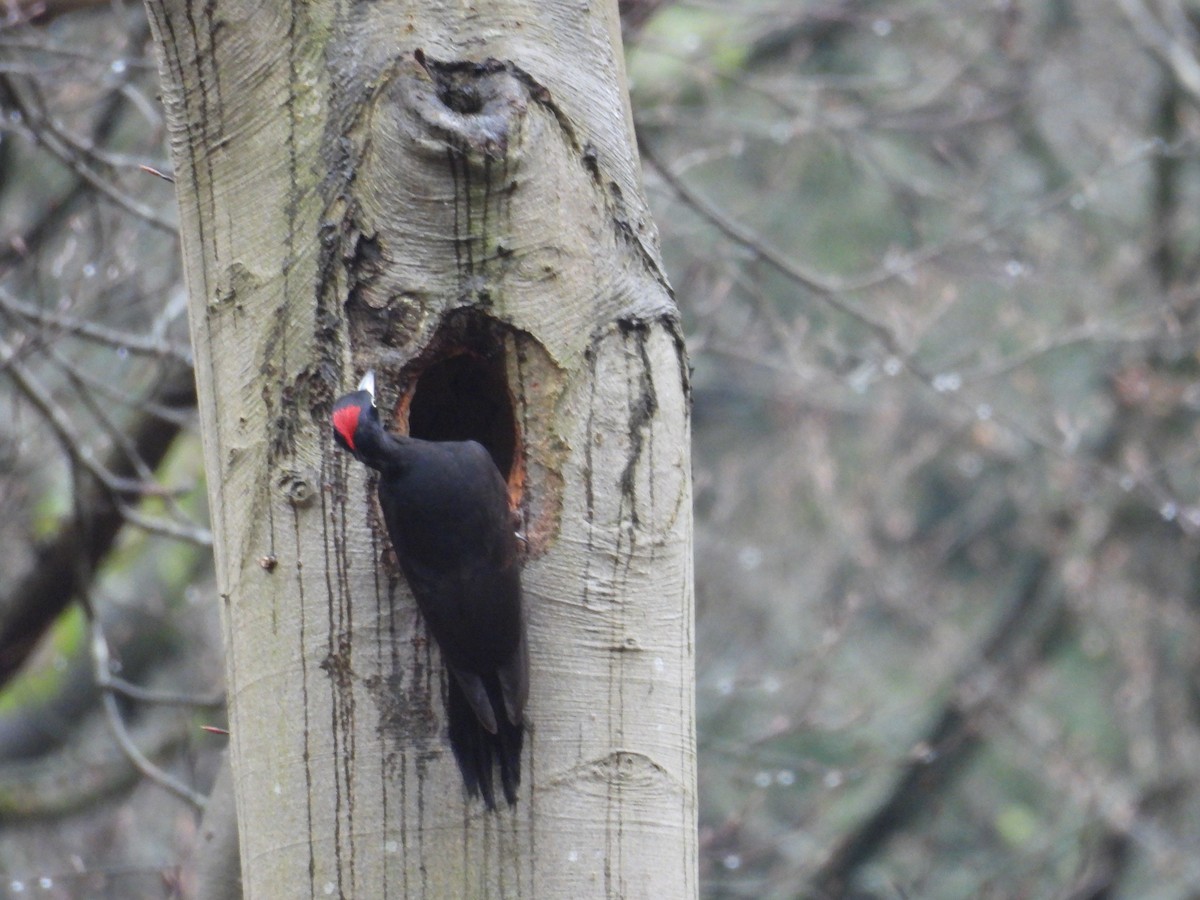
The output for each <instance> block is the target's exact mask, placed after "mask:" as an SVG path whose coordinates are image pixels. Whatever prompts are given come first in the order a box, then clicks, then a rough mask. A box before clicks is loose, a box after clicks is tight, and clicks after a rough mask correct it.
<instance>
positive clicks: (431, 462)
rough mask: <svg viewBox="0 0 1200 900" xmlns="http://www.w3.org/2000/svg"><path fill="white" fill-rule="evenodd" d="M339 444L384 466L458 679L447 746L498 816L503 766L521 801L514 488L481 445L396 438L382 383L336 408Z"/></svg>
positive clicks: (405, 545) (383, 492)
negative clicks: (379, 406) (378, 401)
mask: <svg viewBox="0 0 1200 900" xmlns="http://www.w3.org/2000/svg"><path fill="white" fill-rule="evenodd" d="M333 426H334V428H333V432H334V437H335V439H336V441H337V443H338V444H339V445H340V446H341V447H343V448H344V449H346V450H348V451H350V452H351V453H353V454H354V455H355V457H357V458H358V459H359V460H360V461H361V462H363V463H364V464H366V465H367V466H370V467H371V468H372V469H376V470H378V471H379V505H380V507H381V509H382V510H383V519H384V522H385V523H386V524H387V530H388V536H389V537H390V538H391V542H392V548H393V549H394V550H395V553H396V558H397V559H398V560H399V562H400V568H401V570H402V571H403V572H404V577H405V578H406V579H407V580H408V584H409V587H410V588H411V589H412V593H413V596H414V597H415V598H416V601H417V606H418V607H419V608H420V610H421V615H422V616H423V617H424V619H425V623H426V625H427V626H428V628H429V631H430V633H431V634H432V635H433V638H434V640H435V641H437V644H438V647H439V648H440V649H441V652H442V659H443V660H444V661H445V663H446V668H447V670H448V671H449V673H450V677H449V678H448V679H447V684H448V696H447V700H446V712H447V718H448V720H449V727H448V731H449V737H450V746H451V748H452V749H453V751H454V756H455V759H456V760H457V761H458V767H459V770H460V771H461V772H462V777H463V782H464V784H465V785H466V788H467V792H468V793H469V794H471V795H473V796H474V795H479V794H482V796H483V799H484V802H485V803H487V805H488V807H489V808H491V809H495V807H496V801H495V789H494V779H495V771H496V769H497V768H499V771H500V784H501V788H502V790H503V792H504V798H505V799H506V800H507V801H508V803H509V804H510V805H511V804H514V803H516V800H517V788H518V786H519V784H520V780H521V745H522V743H523V740H524V712H525V701H526V698H527V696H528V693H529V654H528V649H527V644H526V637H525V620H524V615H523V613H522V608H521V567H520V556H519V554H518V550H517V537H516V534H515V532H514V530H513V523H512V518H511V515H510V513H509V506H508V490H507V486H506V484H505V481H504V478H503V476H502V475H501V474H500V471H499V469H497V468H496V464H495V463H494V462H493V461H492V458H491V456H490V455H489V454H488V452H487V450H485V449H484V448H483V447H482V446H481V445H480V444H477V443H476V442H475V441H424V440H420V439H417V438H410V437H404V436H401V435H395V434H391V433H389V432H388V431H387V430H386V429H385V428H384V427H383V424H382V422H381V421H380V419H379V414H378V412H377V411H376V409H375V403H374V376H373V374H372V373H369V372H368V373H367V376H366V377H365V378H364V379H363V383H362V384H361V385H360V386H359V390H357V391H355V392H354V393H351V394H347V395H346V396H344V397H342V398H341V399H339V400H338V401H337V402H336V403H335V404H334V407H333Z"/></svg>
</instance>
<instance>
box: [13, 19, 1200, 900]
mask: <svg viewBox="0 0 1200 900" xmlns="http://www.w3.org/2000/svg"><path fill="white" fill-rule="evenodd" d="M16 10H17V7H15V6H14V13H13V16H12V19H11V21H10V22H9V24H8V26H7V27H6V28H5V29H4V30H2V31H0V409H2V410H3V415H0V457H2V458H3V460H4V467H3V472H2V474H0V498H2V502H3V508H4V510H5V515H4V516H3V517H0V677H3V679H4V680H5V688H4V692H3V693H2V694H0V873H3V878H2V879H0V890H2V889H3V888H4V886H5V885H7V887H8V890H9V892H10V893H16V892H17V890H18V887H19V888H20V890H21V891H24V892H29V893H31V894H32V895H35V896H48V897H49V896H64V897H70V896H106V895H111V896H119V897H142V896H144V897H159V896H163V895H164V894H165V893H166V892H167V891H168V890H169V888H170V887H171V885H172V884H173V883H174V882H175V881H176V880H177V879H178V878H179V877H180V876H179V874H178V873H179V864H180V861H181V860H182V859H184V858H185V857H186V854H187V851H188V848H189V846H190V845H191V842H192V840H193V838H194V835H195V828H196V813H195V810H194V808H193V807H192V806H191V805H190V803H189V800H188V796H187V795H188V791H196V792H199V793H203V792H204V791H206V790H207V789H208V786H209V782H210V781H211V778H212V770H213V768H214V765H215V756H216V754H217V752H218V751H219V747H220V744H221V741H220V739H219V738H218V737H213V736H210V735H208V734H206V733H204V732H202V731H201V730H200V729H199V727H198V726H199V725H200V724H216V725H219V724H220V723H221V714H220V712H219V709H218V708H214V707H213V706H211V705H208V706H205V705H196V704H182V703H181V702H179V701H183V700H195V701H203V700H211V699H212V698H211V696H208V697H205V696H204V695H206V694H207V695H212V694H213V693H214V692H218V691H219V688H220V670H221V663H220V659H219V655H218V654H219V646H218V640H217V630H216V627H215V613H216V606H215V603H216V600H215V596H214V588H213V586H212V584H211V578H210V574H209V572H210V564H209V562H208V557H207V551H206V545H207V543H208V534H207V531H206V527H207V525H206V521H205V513H204V510H203V491H202V485H201V482H200V479H201V474H202V473H201V472H200V468H199V453H198V447H197V443H198V439H197V437H196V435H195V434H194V426H193V424H192V421H191V419H190V416H189V410H190V407H191V405H192V403H193V402H194V401H193V398H192V395H191V388H190V378H189V377H188V366H189V364H190V363H189V360H190V355H189V351H188V348H187V344H186V323H185V322H184V321H183V310H184V307H183V302H182V286H181V284H180V281H179V267H178V263H177V256H178V252H177V247H176V245H175V237H174V231H173V227H172V220H173V215H174V214H173V211H172V203H173V194H172V191H171V187H170V185H169V184H167V183H166V182H165V181H162V180H160V179H158V178H156V177H155V176H154V175H152V174H148V173H147V172H146V171H145V170H144V169H143V168H140V167H141V166H147V165H148V166H151V167H152V168H154V169H158V170H165V169H166V163H165V162H164V161H163V160H164V155H163V150H162V141H163V127H162V121H161V113H160V112H159V110H158V108H157V105H156V102H155V90H156V88H155V85H154V77H153V66H152V64H151V63H152V61H151V60H149V59H148V58H147V55H146V54H147V52H148V43H147V31H146V26H145V22H144V17H143V16H142V14H141V11H140V9H138V8H136V7H130V8H127V9H120V8H117V9H114V8H112V7H109V6H107V5H105V6H104V7H103V8H102V9H100V10H96V11H87V12H72V13H71V14H69V15H58V14H57V13H58V12H59V10H57V9H55V8H54V4H49V5H48V6H47V7H46V8H45V9H44V10H43V15H42V16H41V17H40V18H38V17H36V16H35V17H34V18H33V19H31V20H26V19H23V18H22V16H21V15H20V14H19V12H18V11H16ZM27 12H29V13H31V14H32V13H33V12H36V11H33V10H27ZM1198 12H1200V10H1198V9H1197V7H1196V5H1194V4H1192V3H1190V2H1183V0H1157V2H1149V0H1145V2H1143V0H1117V2H1114V3H1110V4H1093V3H1084V2H1080V0H1075V2H1070V0H1052V2H1047V3H1040V4H1033V3H1021V2H1017V0H973V2H965V0H964V2H949V3H929V2H921V0H897V2H890V3H880V2H871V0H806V2H795V0H787V2H784V0H775V2H768V0H739V2H728V3H709V2H704V0H675V2H670V0H659V2H653V0H651V2H635V0H630V2H627V3H624V4H623V15H624V22H625V25H626V29H627V31H626V42H627V57H628V65H629V73H630V78H631V88H632V93H633V102H634V111H635V119H636V121H637V127H638V133H639V141H640V143H641V146H642V150H643V156H644V162H645V164H646V184H647V188H648V191H649V192H650V196H651V200H652V203H653V204H654V208H655V212H656V216H657V219H658V224H659V228H660V231H661V237H662V243H663V251H664V255H665V258H666V260H667V263H668V268H669V270H670V273H671V277H672V279H673V281H674V285H675V288H676V292H677V295H678V297H679V301H680V306H681V308H682V311H683V315H684V317H685V321H686V324H687V328H688V334H689V344H690V351H691V355H692V361H693V364H694V366H695V373H694V376H695V377H694V385H695V407H694V426H695V435H694V438H695V448H694V452H695V479H696V503H697V532H696V575H697V594H698V604H699V610H698V611H699V618H698V632H699V633H698V636H697V637H698V672H697V678H698V681H699V692H698V695H699V710H698V712H699V722H700V740H701V805H702V811H701V815H702V834H701V842H702V864H703V867H704V868H703V884H704V888H705V894H706V895H707V896H711V897H714V898H716V897H722V898H723V897H731V898H733V897H781V898H784V897H795V896H822V895H825V896H843V895H855V896H871V897H927V898H938V897H945V898H956V897H975V896H995V897H1010V896H1034V897H1072V898H1087V897H1097V898H1099V897H1108V896H1129V897H1154V898H1160V897H1161V898H1172V897H1180V898H1182V897H1190V896H1195V895H1196V894H1197V892H1200V861H1198V860H1197V857H1196V854H1195V847H1196V846H1197V843H1198V841H1200V808H1198V807H1200V778H1198V777H1197V776H1198V774H1200V730H1198V727H1197V726H1198V725H1200V610H1198V609H1197V599H1198V598H1197V580H1198V578H1200V568H1198V559H1197V535H1198V532H1200V485H1198V484H1197V474H1196V473H1197V448H1198V447H1200V356H1198V351H1197V312H1198V303H1200V290H1198V287H1197V275H1198V273H1200V219H1198V215H1197V209H1200V205H1198V204H1197V200H1198V199H1200V196H1198V195H1200V177H1198V174H1200V171H1198V166H1197V161H1198V150H1200V147H1198V144H1197V139H1198V135H1200V120H1198V115H1197V114H1198V101H1200V59H1198V57H1197V52H1196V51H1197V41H1196V28H1197V26H1198V24H1200V18H1198V17H1197V13H1198ZM81 610H82V611H85V612H86V613H87V614H86V615H81V614H80V612H81ZM101 635H102V636H103V640H102V641H101V640H100V636H101ZM97 647H105V648H107V651H108V653H109V654H110V655H109V657H108V659H107V661H106V658H105V653H104V652H103V651H101V650H97ZM118 665H119V671H116V676H117V678H118V680H117V681H115V682H114V681H113V673H114V670H115V667H116V666H118ZM97 673H99V676H100V677H99V682H100V683H99V684H98V683H97ZM120 679H125V680H127V681H130V682H136V683H137V684H138V685H142V686H146V687H148V688H150V689H152V690H153V693H152V694H149V695H147V694H145V693H140V694H139V693H138V692H137V691H136V690H134V689H133V688H132V687H130V686H129V685H127V684H125V683H124V681H121V680H120ZM183 691H186V692H187V694H188V696H186V697H183V696H178V692H183ZM123 742H125V743H127V744H132V745H133V746H134V747H137V748H140V749H141V751H142V752H143V753H145V754H146V756H147V757H149V759H145V760H142V761H141V762H139V761H138V760H137V758H136V756H131V755H130V753H129V747H128V746H125V747H123V746H122V744H123ZM142 763H148V764H149V765H150V766H152V768H147V766H146V765H142Z"/></svg>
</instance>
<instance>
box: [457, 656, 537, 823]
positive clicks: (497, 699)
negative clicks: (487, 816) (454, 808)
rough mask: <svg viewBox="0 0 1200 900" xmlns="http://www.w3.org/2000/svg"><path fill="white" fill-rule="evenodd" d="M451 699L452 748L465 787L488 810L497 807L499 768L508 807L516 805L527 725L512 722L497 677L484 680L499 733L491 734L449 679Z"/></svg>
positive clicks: (460, 690)
mask: <svg viewBox="0 0 1200 900" xmlns="http://www.w3.org/2000/svg"><path fill="white" fill-rule="evenodd" d="M446 682H447V686H448V690H449V696H448V697H447V700H446V712H447V717H448V719H449V732H450V747H451V749H452V750H453V751H454V758H455V760H457V762H458V768H459V771H460V772H462V778H463V784H464V785H466V788H467V793H468V794H469V795H470V796H472V797H478V796H480V795H482V796H483V802H484V803H486V804H487V807H488V809H491V810H494V809H495V808H496V791H495V774H496V768H497V767H499V769H500V786H501V789H502V790H503V792H504V799H505V800H506V801H508V805H509V806H513V805H515V804H516V802H517V789H518V788H519V787H520V784H521V746H522V744H523V743H524V741H525V728H524V725H514V724H512V722H510V721H509V719H508V716H507V714H506V713H505V709H504V701H503V699H502V697H501V691H500V682H499V679H497V678H496V677H495V676H494V675H493V676H491V677H488V678H485V679H484V683H485V685H486V687H487V692H488V697H489V699H490V700H491V702H492V709H493V710H495V712H496V722H497V731H496V733H495V734H492V733H491V732H489V731H488V730H487V729H486V728H484V727H483V725H482V724H480V722H479V718H478V716H476V715H475V711H474V710H473V709H472V708H471V704H470V702H469V701H468V700H467V695H466V694H465V693H464V692H463V689H462V687H461V686H460V685H459V683H458V679H457V678H455V677H454V676H453V675H451V676H450V677H449V678H447V679H446Z"/></svg>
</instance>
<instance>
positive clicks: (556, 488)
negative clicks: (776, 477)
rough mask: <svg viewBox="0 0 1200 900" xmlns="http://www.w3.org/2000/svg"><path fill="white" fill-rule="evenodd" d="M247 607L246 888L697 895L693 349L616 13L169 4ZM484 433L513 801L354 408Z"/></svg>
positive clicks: (215, 508)
mask: <svg viewBox="0 0 1200 900" xmlns="http://www.w3.org/2000/svg"><path fill="white" fill-rule="evenodd" d="M148 5H149V9H150V14H151V18H152V21H153V23H154V28H155V36H156V39H157V41H158V44H159V49H160V58H161V69H162V76H163V84H164V86H163V93H164V99H165V102H166V105H167V111H168V115H169V121H170V125H171V138H172V141H171V142H172V152H173V158H174V162H175V178H176V184H177V188H178V193H179V203H180V209H181V230H182V234H183V245H184V253H185V261H186V269H187V277H188V284H189V290H190V295H191V322H192V334H193V342H194V345H195V350H196V373H197V374H196V377H197V386H198V392H199V399H200V407H201V424H202V428H203V435H204V444H205V452H206V462H207V470H208V474H209V497H210V502H211V507H212V519H213V526H214V531H215V536H216V544H217V550H216V556H217V573H218V579H219V584H220V590H221V598H222V603H223V606H224V623H225V636H226V648H227V657H228V666H227V673H228V681H229V702H230V728H231V732H232V737H231V748H232V757H233V764H234V769H233V771H234V791H235V795H236V799H237V809H238V818H239V833H240V839H241V858H242V864H243V869H244V883H245V888H246V893H247V896H250V897H256V896H272V897H281V896H287V897H296V896H313V895H316V896H343V897H388V896H392V897H399V896H404V897H482V896H491V897H526V896H535V895H536V896H542V897H594V896H620V897H643V896H644V897H686V896H692V895H695V893H696V843H695V841H696V835H695V825H696V819H695V815H696V806H695V804H696V795H695V737H694V733H695V723H694V716H693V659H692V647H693V642H692V586H691V571H692V570H691V492H690V473H689V449H688V440H689V434H688V385H687V378H688V374H687V364H686V359H685V356H684V351H683V345H682V340H681V336H680V329H679V323H678V320H677V313H676V309H675V306H674V304H673V301H672V299H671V295H670V290H669V287H668V286H667V283H666V279H665V276H664V275H663V271H662V266H661V262H660V260H659V257H658V250H657V236H656V233H655V231H654V228H653V225H652V224H651V222H650V218H649V214H648V212H647V208H646V203H645V200H644V197H643V194H642V190H641V185H640V179H639V170H638V161H637V156H636V151H635V149H634V146H633V137H632V128H631V124H630V116H629V108H628V101H627V95H626V90H625V85H624V72H623V64H622V59H621V53H620V43H619V36H618V22H617V15H616V3H615V2H607V3H592V4H588V3H582V4H581V3H577V2H567V0H556V2H548V0H494V2H491V3H488V4H479V5H473V4H437V3H417V2H378V3H371V4H333V3H306V4H292V5H291V6H290V8H289V7H287V6H286V5H284V4H255V5H253V6H252V5H250V4H245V3H239V2H222V0H210V2H207V3H204V4H200V3H195V2H186V0H162V2H155V0H150V2H149V4H148ZM367 368H374V369H376V370H377V372H378V376H379V387H380V393H381V395H382V396H381V398H380V399H381V404H380V405H381V409H383V410H385V413H386V411H387V410H389V409H394V411H395V414H394V417H393V423H394V426H393V427H395V428H397V429H398V430H401V431H404V430H408V431H410V432H411V433H412V434H414V435H418V436H423V437H427V438H462V437H473V438H475V439H477V440H480V441H481V442H482V443H484V444H485V446H487V447H488V449H489V450H490V451H491V452H492V454H493V456H494V457H495V458H496V459H497V462H498V463H499V464H500V466H501V469H502V471H504V472H505V473H506V474H507V477H508V482H509V487H510V495H511V497H512V500H513V504H514V508H515V509H516V510H517V515H519V517H520V519H521V521H522V525H521V530H522V531H523V532H524V534H525V535H526V546H527V553H528V558H527V561H526V565H525V574H524V584H525V598H526V609H527V614H528V619H529V631H530V657H531V693H530V701H529V707H528V718H529V723H530V734H529V737H528V739H527V742H526V749H525V758H524V760H523V772H522V778H523V781H522V789H521V797H520V802H519V803H518V804H517V806H516V807H515V808H514V809H513V810H511V811H509V810H505V811H502V812H500V813H497V814H488V813H487V812H485V810H484V808H483V807H482V805H481V804H479V803H477V802H472V801H468V800H467V798H466V797H465V795H464V794H463V791H462V788H461V783H460V780H459V776H458V773H457V770H456V768H455V765H454V761H453V758H452V756H451V754H450V752H449V748H448V745H447V743H446V741H445V736H444V718H445V716H444V708H443V705H442V692H443V686H444V684H443V678H444V676H443V674H442V669H441V665H440V662H439V661H438V659H437V651H436V649H435V648H434V647H433V645H432V642H431V641H430V640H429V639H428V637H427V635H426V632H425V629H424V625H423V624H422V623H421V622H420V620H419V617H418V615H417V612H416V609H415V606H414V604H413V602H412V599H411V595H410V594H409V591H408V588H407V585H406V584H405V582H404V579H403V578H402V577H401V576H400V575H399V573H398V571H397V569H396V566H395V563H394V560H393V559H392V558H391V556H390V553H389V552H388V551H387V549H386V548H387V538H386V534H385V532H384V530H383V528H382V522H381V521H380V517H379V514H378V510H377V506H376V502H375V499H374V486H373V483H372V481H371V479H370V478H369V477H368V473H367V471H366V470H365V468H364V467H362V466H359V465H357V464H356V463H354V462H353V461H350V460H349V459H348V458H347V457H346V456H345V455H343V454H339V453H337V452H336V451H335V450H334V449H333V444H332V440H331V432H330V428H329V424H328V418H329V409H330V405H331V403H332V401H333V399H334V398H335V397H336V396H337V395H339V394H340V393H343V392H345V391H347V390H350V389H352V388H353V386H354V384H355V382H356V381H357V380H358V376H359V375H360V374H361V373H362V372H363V371H364V370H365V369H367Z"/></svg>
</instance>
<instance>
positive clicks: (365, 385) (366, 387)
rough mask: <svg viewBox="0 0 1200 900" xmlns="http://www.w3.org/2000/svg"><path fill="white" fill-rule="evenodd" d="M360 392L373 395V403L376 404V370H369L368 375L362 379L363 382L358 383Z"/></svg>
mask: <svg viewBox="0 0 1200 900" xmlns="http://www.w3.org/2000/svg"><path fill="white" fill-rule="evenodd" d="M358 389H359V390H360V391H366V392H367V393H368V394H370V395H371V402H372V403H374V402H375V370H374V369H368V370H367V374H366V375H364V376H363V377H362V381H360V382H359V383H358Z"/></svg>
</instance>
